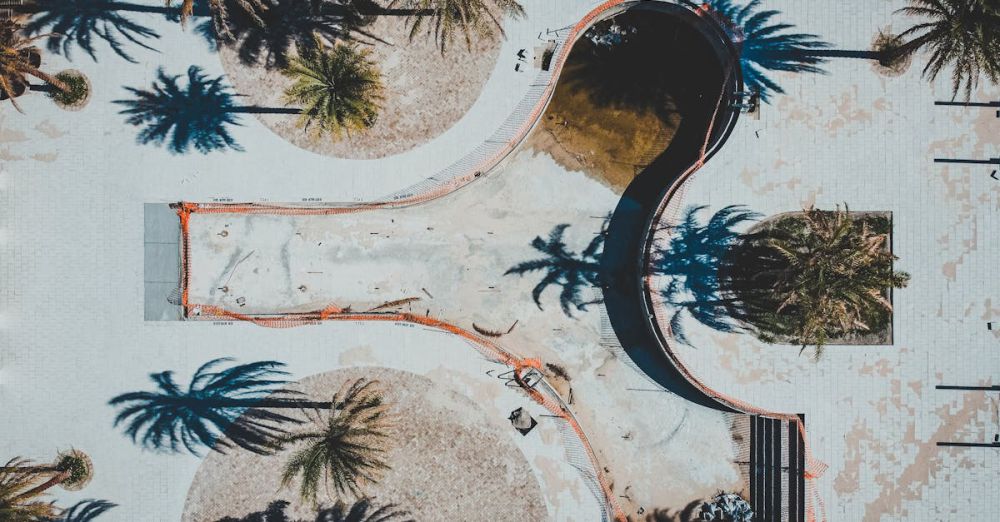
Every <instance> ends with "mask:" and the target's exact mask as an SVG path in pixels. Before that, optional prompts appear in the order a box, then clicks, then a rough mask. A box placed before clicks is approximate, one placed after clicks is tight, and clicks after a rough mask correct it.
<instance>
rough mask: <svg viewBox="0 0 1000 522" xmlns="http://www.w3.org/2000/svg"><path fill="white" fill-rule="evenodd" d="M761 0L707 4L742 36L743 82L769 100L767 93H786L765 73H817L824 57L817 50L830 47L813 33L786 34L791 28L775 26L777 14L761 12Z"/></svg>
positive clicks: (730, 0)
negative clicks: (774, 19)
mask: <svg viewBox="0 0 1000 522" xmlns="http://www.w3.org/2000/svg"><path fill="white" fill-rule="evenodd" d="M760 3H761V0H751V1H750V2H747V3H746V4H745V5H742V6H740V5H738V4H735V3H734V2H733V1H732V0H711V2H710V3H709V5H711V7H712V8H713V9H714V10H715V11H716V12H718V13H719V14H720V15H722V17H724V18H725V19H727V20H728V22H729V23H731V24H733V26H734V27H736V28H737V29H738V30H739V31H740V33H741V37H742V42H741V43H740V66H741V68H742V69H743V83H744V84H745V85H746V86H747V87H749V88H750V89H754V90H757V91H759V92H760V97H761V100H763V101H768V97H769V94H770V93H771V92H776V93H778V94H783V93H784V92H785V91H784V89H782V88H781V86H780V85H778V84H777V82H775V81H774V80H772V79H771V78H769V77H768V76H767V72H768V71H787V72H808V73H820V72H823V70H822V69H821V68H820V67H819V66H820V65H821V64H822V63H823V62H825V61H826V60H825V58H824V57H823V56H821V55H820V54H819V53H818V51H819V50H821V49H825V48H827V47H829V46H830V44H828V43H826V42H824V41H822V40H820V39H819V37H818V36H816V35H814V34H806V33H788V32H786V31H787V30H789V29H792V28H793V27H794V26H793V25H791V24H785V23H774V22H773V21H772V19H773V18H774V17H775V16H778V15H779V14H781V13H779V12H778V11H774V10H768V11H760V10H759V8H760Z"/></svg>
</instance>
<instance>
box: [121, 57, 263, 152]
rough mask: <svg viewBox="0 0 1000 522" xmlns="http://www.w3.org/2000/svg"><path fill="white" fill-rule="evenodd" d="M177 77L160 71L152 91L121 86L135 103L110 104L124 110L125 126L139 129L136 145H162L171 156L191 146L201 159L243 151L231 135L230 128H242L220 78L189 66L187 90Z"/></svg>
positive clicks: (129, 101) (129, 100)
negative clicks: (207, 155) (209, 154)
mask: <svg viewBox="0 0 1000 522" xmlns="http://www.w3.org/2000/svg"><path fill="white" fill-rule="evenodd" d="M179 78H180V76H179V75H177V76H170V75H167V74H166V72H165V71H164V70H163V69H162V68H161V69H160V70H159V71H158V72H157V79H156V81H154V82H153V86H152V89H150V90H146V89H138V88H134V87H125V89H126V90H127V91H129V92H130V93H132V95H133V96H134V98H133V99H123V100H115V101H114V102H113V103H116V104H118V105H121V106H123V107H125V108H124V109H123V110H121V111H120V113H121V114H125V115H127V116H128V118H127V119H126V120H125V121H126V122H127V123H129V124H131V125H135V126H140V127H142V130H141V131H140V132H139V134H138V137H137V140H138V142H139V143H141V144H144V145H145V144H149V143H153V144H155V145H164V144H165V145H166V147H167V149H168V150H169V151H170V152H172V153H174V154H184V153H186V152H187V151H188V150H189V149H190V148H191V147H194V149H195V150H197V151H198V152H201V153H202V154H207V153H209V152H212V151H218V150H225V149H227V148H229V149H233V150H237V151H242V150H243V148H242V147H241V146H240V145H239V143H237V142H236V140H235V138H233V137H232V135H230V133H229V126H231V125H240V123H239V118H238V116H237V115H236V111H235V110H234V109H235V108H236V104H235V103H234V98H235V94H234V93H233V92H232V90H231V89H230V88H229V87H228V86H227V85H224V84H223V83H222V77H221V76H219V77H216V78H209V77H208V76H207V75H205V74H204V73H203V72H202V70H201V68H199V67H197V66H191V67H190V68H188V71H187V85H186V86H181V85H180V83H179V81H178V80H179Z"/></svg>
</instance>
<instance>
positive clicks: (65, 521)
mask: <svg viewBox="0 0 1000 522" xmlns="http://www.w3.org/2000/svg"><path fill="white" fill-rule="evenodd" d="M115 507H118V504H115V503H113V502H108V501H107V500H94V499H87V500H81V501H80V502H77V503H76V504H73V505H72V506H70V507H69V508H68V509H66V510H65V511H63V512H62V514H60V515H59V518H56V519H55V520H53V521H52V522H91V521H93V520H95V519H97V517H99V516H101V515H103V514H104V513H106V512H108V511H109V510H111V509H113V508H115Z"/></svg>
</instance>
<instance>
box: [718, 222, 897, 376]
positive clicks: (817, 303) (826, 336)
mask: <svg viewBox="0 0 1000 522" xmlns="http://www.w3.org/2000/svg"><path fill="white" fill-rule="evenodd" d="M889 226H890V225H889V222H888V220H887V219H884V218H880V219H861V220H855V219H854V218H853V217H852V216H851V214H850V213H849V212H848V209H847V208H846V207H845V208H844V209H840V208H839V207H838V208H837V209H836V210H835V211H821V210H816V209H814V208H808V209H806V210H805V211H804V212H803V213H802V214H801V215H791V216H785V217H782V218H779V219H778V220H777V221H776V222H774V223H773V224H771V226H770V227H769V228H767V229H766V230H764V231H762V232H760V233H757V234H751V235H748V237H747V239H746V241H745V244H744V245H742V246H740V247H739V248H738V249H737V250H738V251H739V252H738V253H737V255H736V257H735V259H734V260H733V261H732V266H733V267H734V270H736V272H735V273H734V274H733V276H732V278H731V279H730V280H729V282H728V283H727V286H728V287H729V288H730V289H731V291H733V292H734V293H735V295H736V296H737V298H738V299H739V301H740V305H739V306H741V307H743V310H742V312H741V314H742V315H743V316H744V317H748V318H749V322H750V323H751V324H752V325H753V327H754V328H755V329H756V331H757V332H756V333H757V335H758V336H759V337H761V339H763V340H765V341H768V342H774V341H776V340H788V341H791V342H794V343H797V344H801V345H802V347H803V349H804V348H805V347H807V346H810V345H813V346H816V347H817V357H818V356H819V354H820V353H821V351H822V348H823V346H824V345H825V344H826V343H827V342H828V341H829V340H831V339H836V338H843V337H844V336H847V335H854V334H863V333H868V332H871V331H874V330H876V329H878V328H881V327H883V326H884V325H885V324H887V323H888V321H889V319H890V315H889V314H890V313H891V311H892V305H891V304H890V302H889V300H888V299H887V298H886V295H885V293H886V292H887V291H888V290H889V289H892V288H903V287H905V286H906V284H907V282H908V281H909V275H908V274H906V273H905V272H897V271H893V269H892V263H893V261H894V260H896V259H897V258H896V256H894V255H893V254H892V253H891V252H889V251H888V249H887V242H888V229H889Z"/></svg>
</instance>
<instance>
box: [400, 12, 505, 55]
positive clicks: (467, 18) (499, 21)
mask: <svg viewBox="0 0 1000 522" xmlns="http://www.w3.org/2000/svg"><path fill="white" fill-rule="evenodd" d="M389 6H390V7H392V8H396V7H398V8H402V9H410V10H412V11H414V14H413V15H412V16H410V17H409V24H410V38H411V39H412V38H414V37H415V36H416V35H418V34H419V33H420V31H421V30H423V29H424V27H425V25H424V24H425V22H426V28H427V33H428V34H432V35H434V39H435V40H437V42H438V47H439V48H440V49H441V52H442V53H444V52H445V51H446V50H447V49H448V47H449V46H450V45H451V44H452V42H454V40H455V38H457V37H459V36H461V37H462V39H464V40H465V45H466V47H467V48H468V49H470V50H471V49H472V43H473V40H474V39H475V38H476V37H488V36H492V35H494V34H496V32H499V33H500V34H501V35H502V34H504V31H503V18H504V17H506V16H510V17H514V18H521V17H523V16H524V8H523V7H521V4H519V3H517V1H516V0H392V2H390V3H389ZM428 14H429V16H428Z"/></svg>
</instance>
